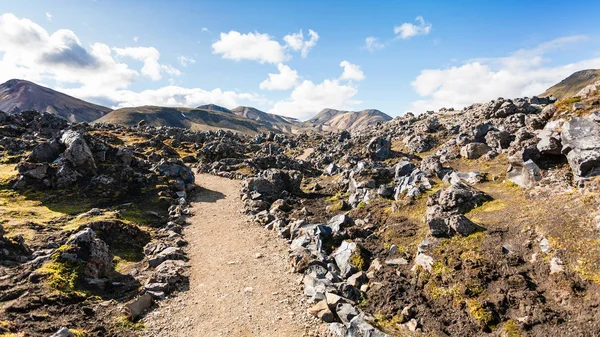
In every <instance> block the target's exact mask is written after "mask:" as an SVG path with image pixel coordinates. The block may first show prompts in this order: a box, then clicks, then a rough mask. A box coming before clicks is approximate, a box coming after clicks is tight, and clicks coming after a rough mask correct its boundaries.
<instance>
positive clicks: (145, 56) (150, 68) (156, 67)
mask: <svg viewBox="0 0 600 337" xmlns="http://www.w3.org/2000/svg"><path fill="white" fill-rule="evenodd" d="M113 50H114V51H115V53H116V54H117V55H118V56H124V57H131V58H132V59H135V60H138V61H142V62H143V63H144V66H143V67H142V74H143V75H146V76H148V77H150V78H151V79H153V80H155V81H157V80H160V79H161V78H162V73H167V74H169V75H172V76H179V75H181V72H180V71H179V70H178V69H176V68H174V67H172V66H170V65H164V64H160V63H159V62H158V60H159V59H160V52H159V51H158V49H156V48H154V47H127V48H113Z"/></svg>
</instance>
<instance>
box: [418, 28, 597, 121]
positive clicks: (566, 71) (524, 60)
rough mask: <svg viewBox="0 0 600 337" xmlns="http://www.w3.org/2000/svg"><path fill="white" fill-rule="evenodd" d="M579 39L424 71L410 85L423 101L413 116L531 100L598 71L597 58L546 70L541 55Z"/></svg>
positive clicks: (555, 42) (559, 41)
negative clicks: (575, 77) (573, 78)
mask: <svg viewBox="0 0 600 337" xmlns="http://www.w3.org/2000/svg"><path fill="white" fill-rule="evenodd" d="M583 39H584V37H582V36H569V37H564V38H560V39H555V40H552V41H549V42H546V43H543V44H540V45H539V46H537V47H535V48H533V49H528V50H519V51H517V52H514V53H512V54H511V55H509V56H507V57H500V58H485V59H478V60H472V61H469V62H466V63H464V64H462V65H460V66H454V67H449V68H445V69H426V70H423V71H421V73H420V74H419V76H417V78H416V79H415V80H414V81H413V82H412V83H411V84H412V86H413V88H414V89H415V90H416V92H417V93H418V94H419V95H420V96H422V97H424V99H422V100H418V101H415V102H413V103H412V109H413V110H414V111H415V112H424V111H426V110H437V109H439V108H441V107H454V108H462V107H465V106H468V105H470V104H472V103H475V102H485V101H489V100H492V99H496V98H498V97H507V98H513V97H523V96H533V95H538V94H540V93H542V92H544V91H545V90H546V89H547V88H549V87H550V86H552V85H554V84H556V83H557V82H559V81H560V80H562V79H563V78H565V77H567V76H569V75H570V74H572V73H573V72H575V71H578V70H583V69H589V68H600V58H593V59H588V60H582V61H579V62H576V63H570V64H566V65H561V66H546V58H545V55H546V54H547V53H550V52H552V51H555V50H557V49H559V48H561V47H563V46H564V45H565V44H567V43H571V42H577V41H581V40H583Z"/></svg>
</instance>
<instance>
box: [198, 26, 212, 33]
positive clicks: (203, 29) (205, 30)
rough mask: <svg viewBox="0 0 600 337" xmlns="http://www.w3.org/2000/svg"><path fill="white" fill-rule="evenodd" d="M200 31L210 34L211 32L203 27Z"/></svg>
mask: <svg viewBox="0 0 600 337" xmlns="http://www.w3.org/2000/svg"><path fill="white" fill-rule="evenodd" d="M200 30H201V31H203V32H210V30H208V28H206V27H202V29H200Z"/></svg>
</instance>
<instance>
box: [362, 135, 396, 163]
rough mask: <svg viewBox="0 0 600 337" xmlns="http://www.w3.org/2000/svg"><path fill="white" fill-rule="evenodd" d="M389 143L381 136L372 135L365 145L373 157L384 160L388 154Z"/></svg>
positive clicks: (389, 149)
mask: <svg viewBox="0 0 600 337" xmlns="http://www.w3.org/2000/svg"><path fill="white" fill-rule="evenodd" d="M391 145H392V144H391V143H390V141H389V140H387V139H385V138H383V137H373V138H371V140H370V141H369V144H368V145H367V150H368V152H369V154H370V155H371V157H372V158H373V159H378V160H384V159H386V158H388V157H389V156H390V152H391Z"/></svg>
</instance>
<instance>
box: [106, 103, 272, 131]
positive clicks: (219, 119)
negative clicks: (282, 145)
mask: <svg viewBox="0 0 600 337" xmlns="http://www.w3.org/2000/svg"><path fill="white" fill-rule="evenodd" d="M142 120H144V121H145V122H146V123H147V124H148V125H152V126H171V127H178V128H185V129H192V130H216V129H227V130H232V131H240V132H245V133H258V132H268V131H276V130H273V129H271V128H269V127H267V126H265V125H262V124H260V123H257V122H256V121H252V120H249V119H247V118H243V117H239V116H235V115H232V114H230V113H225V112H220V111H215V110H203V109H190V108H169V107H159V106H141V107H133V108H123V109H118V110H115V111H112V112H111V113H109V114H107V115H106V116H104V117H102V118H100V119H99V120H97V122H99V123H100V122H104V123H113V124H120V125H125V126H134V125H136V124H138V123H139V122H140V121H142Z"/></svg>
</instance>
